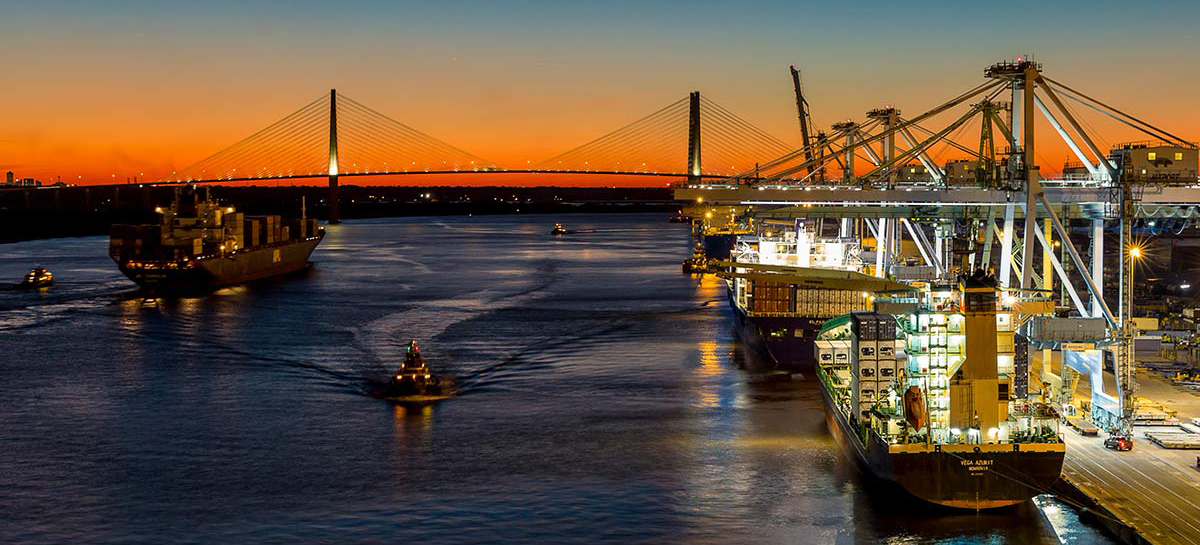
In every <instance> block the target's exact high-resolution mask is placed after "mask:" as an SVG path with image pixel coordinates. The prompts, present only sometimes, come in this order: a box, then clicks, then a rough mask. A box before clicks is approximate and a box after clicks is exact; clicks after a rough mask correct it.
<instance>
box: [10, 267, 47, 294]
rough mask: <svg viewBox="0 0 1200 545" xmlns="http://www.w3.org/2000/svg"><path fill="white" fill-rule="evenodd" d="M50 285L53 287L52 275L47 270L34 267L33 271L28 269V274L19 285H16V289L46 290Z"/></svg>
mask: <svg viewBox="0 0 1200 545" xmlns="http://www.w3.org/2000/svg"><path fill="white" fill-rule="evenodd" d="M52 285H54V274H52V273H51V272H50V271H49V270H48V269H45V268H42V267H35V268H33V269H29V274H26V275H25V278H24V279H22V280H21V283H20V284H17V289H22V290H31V289H37V288H46V287H50V286H52Z"/></svg>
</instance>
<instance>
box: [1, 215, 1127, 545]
mask: <svg viewBox="0 0 1200 545" xmlns="http://www.w3.org/2000/svg"><path fill="white" fill-rule="evenodd" d="M556 219H561V218H551V217H538V216H505V217H465V218H440V219H432V218H405V219H387V220H378V221H362V222H354V223H351V224H347V225H341V226H334V227H330V228H329V234H328V236H327V237H326V239H325V241H324V243H322V245H321V246H320V247H319V248H318V249H317V252H316V253H315V254H314V256H313V261H314V262H315V266H314V267H313V268H312V269H311V270H310V271H308V272H307V273H305V274H303V275H300V276H297V277H294V278H288V279H285V280H280V281H272V282H269V283H266V284H259V285H255V286H252V287H238V288H231V289H224V290H221V291H218V292H216V293H214V294H212V295H209V296H205V297H198V298H178V299H165V300H163V299H159V300H149V301H146V300H143V299H142V297H141V296H139V295H137V293H136V292H135V291H134V289H133V288H134V286H133V284H132V283H130V282H129V281H127V280H125V279H124V277H122V276H121V275H120V273H119V272H117V270H116V267H115V266H114V265H113V264H112V263H111V261H110V260H109V259H108V257H107V256H106V252H107V239H106V238H101V237H93V238H79V239H59V240H48V241H37V242H29V243H21V244H9V245H0V279H4V280H6V281H7V280H9V279H11V280H13V281H16V280H17V279H19V278H20V276H21V275H22V274H23V273H24V272H25V271H26V270H27V269H28V268H29V267H32V266H35V265H44V266H46V267H49V268H50V269H51V270H53V271H54V273H55V276H56V278H58V279H59V283H58V285H57V286H55V287H54V288H52V289H51V290H49V291H48V292H45V293H41V294H37V293H23V292H15V291H4V292H0V362H2V363H0V392H2V394H3V395H0V542H41V543H68V542H88V543H91V542H120V543H193V542H224V543H246V542H274V543H278V542H300V543H311V542H358V543H395V542H404V541H411V540H418V539H420V540H430V541H431V542H434V543H497V542H502V543H531V542H538V543H597V542H601V543H665V542H670V543H750V542H754V543H758V544H770V543H880V542H884V543H896V544H916V543H937V544H957V543H989V544H992V543H994V544H1003V543H1014V544H1016V543H1022V544H1024V543H1059V542H1060V539H1061V540H1062V542H1069V543H1094V542H1096V541H1097V540H1103V539H1104V538H1102V537H1101V536H1099V535H1098V534H1097V533H1096V532H1095V531H1094V530H1092V529H1091V528H1089V527H1087V526H1083V525H1081V524H1080V523H1079V522H1078V520H1077V518H1076V516H1075V514H1074V512H1073V511H1071V510H1070V509H1066V508H1065V506H1061V505H1060V506H1058V507H1061V508H1059V509H1053V508H1052V509H1050V511H1051V512H1050V513H1049V514H1048V515H1047V514H1044V513H1043V512H1042V510H1041V509H1039V508H1037V507H1035V506H1034V505H1033V503H1032V502H1030V503H1028V504H1026V505H1024V506H1022V507H1020V508H1016V509H1010V510H1004V511H1000V512H994V513H984V514H982V515H976V514H974V513H968V514H962V513H949V514H947V513H937V514H929V513H926V512H922V511H914V510H912V509H911V507H909V506H906V505H895V504H894V503H893V502H890V501H889V500H890V499H891V498H887V497H880V495H879V494H872V493H869V492H868V491H867V490H868V486H867V484H868V483H865V482H864V480H863V479H862V478H861V477H860V476H858V475H857V474H856V473H855V471H854V469H853V466H852V465H850V464H849V463H847V462H846V461H845V460H843V459H842V458H841V456H840V454H839V452H838V450H837V447H836V445H835V444H834V443H833V441H832V439H831V438H830V436H829V434H828V431H827V430H826V428H825V421H824V410H823V407H822V404H821V398H820V395H819V393H818V392H817V389H816V388H817V385H816V383H815V382H814V381H812V380H809V379H806V380H798V381H792V382H778V381H771V380H766V379H765V378H762V377H763V376H762V375H761V374H759V373H757V372H756V370H758V369H759V368H760V367H761V364H760V362H758V361H756V359H755V357H754V355H753V354H746V353H745V351H744V350H743V347H742V346H741V345H740V344H739V343H738V342H737V340H736V338H735V336H734V332H733V326H732V314H731V312H730V310H729V309H728V306H727V304H726V302H725V299H724V286H723V284H722V283H721V282H720V281H718V280H715V279H713V278H712V277H705V278H703V279H700V278H696V277H688V276H683V275H681V274H680V271H679V263H680V261H681V260H682V259H683V258H684V257H686V256H688V255H690V243H689V240H688V232H687V229H686V228H685V227H681V226H679V225H672V224H668V223H667V222H666V221H665V220H664V218H663V217H662V216H661V215H658V214H652V215H624V216H620V215H608V216H574V217H569V218H566V219H567V220H569V222H568V223H569V225H568V227H571V228H577V229H594V230H595V231H594V232H586V233H580V234H577V235H571V236H568V237H563V238H559V239H555V238H552V237H550V236H549V235H548V231H549V228H550V226H551V225H552V223H553V222H554V221H555V220H556ZM409 339H416V340H418V341H419V342H421V343H422V345H423V347H424V350H425V352H426V357H427V359H428V360H429V361H430V363H431V364H432V365H433V366H434V367H436V368H439V369H441V370H443V371H444V372H447V373H451V374H453V375H455V376H456V377H457V380H458V382H459V383H460V384H461V386H462V389H463V391H462V395H461V396H460V397H458V398H455V399H451V400H449V401H446V402H444V403H442V404H440V405H437V406H436V407H433V408H429V409H426V410H418V411H406V410H404V409H401V408H397V407H394V406H392V405H390V404H388V403H385V402H381V401H378V400H375V399H372V398H370V397H367V396H366V395H364V391H365V390H366V384H367V381H368V380H370V379H372V378H377V377H382V376H385V375H386V374H387V372H388V369H389V368H390V367H392V366H394V365H396V364H397V362H398V361H399V360H400V359H401V358H402V354H403V348H404V345H405V344H406V343H407V341H408V340H409ZM1051 505H1052V506H1054V505H1055V504H1051Z"/></svg>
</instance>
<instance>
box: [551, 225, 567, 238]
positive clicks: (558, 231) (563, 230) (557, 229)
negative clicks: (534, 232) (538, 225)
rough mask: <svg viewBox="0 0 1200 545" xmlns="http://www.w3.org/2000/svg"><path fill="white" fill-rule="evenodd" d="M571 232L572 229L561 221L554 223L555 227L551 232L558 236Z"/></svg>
mask: <svg viewBox="0 0 1200 545" xmlns="http://www.w3.org/2000/svg"><path fill="white" fill-rule="evenodd" d="M569 232H570V231H567V229H566V228H565V227H563V225H562V224H561V223H556V224H554V228H553V229H551V230H550V234H552V235H554V236H556V237H557V236H562V235H565V234H567V233H569Z"/></svg>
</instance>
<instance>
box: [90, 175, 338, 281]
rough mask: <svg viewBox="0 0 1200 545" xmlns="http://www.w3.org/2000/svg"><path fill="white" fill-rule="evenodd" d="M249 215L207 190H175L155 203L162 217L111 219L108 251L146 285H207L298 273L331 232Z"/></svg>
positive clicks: (311, 222)
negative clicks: (130, 221)
mask: <svg viewBox="0 0 1200 545" xmlns="http://www.w3.org/2000/svg"><path fill="white" fill-rule="evenodd" d="M301 208H302V211H301V217H300V218H299V219H291V220H288V219H282V218H281V217H280V216H245V215H243V214H242V213H240V212H236V211H235V210H234V208H233V207H223V206H221V205H220V204H219V203H217V202H216V201H215V200H213V199H212V196H211V195H210V193H209V191H208V189H207V188H204V191H201V190H200V189H199V188H196V187H195V186H184V187H180V188H177V189H176V190H175V199H174V202H173V203H172V204H171V205H170V206H169V207H167V208H162V207H159V208H156V209H155V212H156V213H157V214H159V222H158V223H153V224H144V225H113V226H112V231H111V234H110V238H109V256H110V257H112V259H113V261H115V262H116V263H117V266H118V267H120V269H121V272H122V273H124V274H125V276H127V277H129V279H130V280H133V281H134V282H136V283H137V284H138V285H140V286H142V287H143V288H147V289H162V290H186V289H202V288H213V287H219V286H226V285H230V284H240V283H244V282H251V281H254V280H259V279H263V278H267V277H271V276H276V275H280V274H287V273H291V272H295V271H299V270H301V269H303V268H305V267H306V266H307V265H308V258H309V256H310V255H311V254H312V252H313V250H314V249H316V247H317V244H319V243H320V242H321V239H322V238H324V236H325V230H324V229H323V228H321V227H319V226H318V225H317V220H315V219H308V218H307V217H305V213H304V211H303V206H302V207H301Z"/></svg>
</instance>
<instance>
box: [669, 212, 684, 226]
mask: <svg viewBox="0 0 1200 545" xmlns="http://www.w3.org/2000/svg"><path fill="white" fill-rule="evenodd" d="M669 220H670V222H671V223H687V222H688V221H689V218H688V217H687V216H685V215H683V213H682V212H681V213H679V214H675V215H674V216H671V217H670V218H669Z"/></svg>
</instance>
